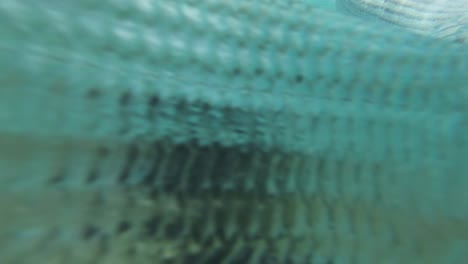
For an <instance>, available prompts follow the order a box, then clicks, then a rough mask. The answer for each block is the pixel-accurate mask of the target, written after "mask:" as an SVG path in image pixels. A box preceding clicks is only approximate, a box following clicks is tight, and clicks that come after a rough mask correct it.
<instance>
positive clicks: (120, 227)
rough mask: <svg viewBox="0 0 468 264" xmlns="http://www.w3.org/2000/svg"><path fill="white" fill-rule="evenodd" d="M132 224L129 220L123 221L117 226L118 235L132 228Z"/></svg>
mask: <svg viewBox="0 0 468 264" xmlns="http://www.w3.org/2000/svg"><path fill="white" fill-rule="evenodd" d="M131 227H132V226H131V224H130V223H129V222H128V221H121V222H120V223H119V224H118V225H117V228H116V231H115V232H116V233H117V234H118V235H120V234H123V233H125V232H126V231H128V230H130V228H131Z"/></svg>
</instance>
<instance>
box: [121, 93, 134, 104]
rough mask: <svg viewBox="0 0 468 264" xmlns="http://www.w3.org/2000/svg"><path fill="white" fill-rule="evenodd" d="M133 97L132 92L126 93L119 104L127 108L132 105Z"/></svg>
mask: <svg viewBox="0 0 468 264" xmlns="http://www.w3.org/2000/svg"><path fill="white" fill-rule="evenodd" d="M131 98H132V95H131V93H130V92H124V93H123V94H122V95H121V96H120V99H119V103H120V105H121V106H127V105H128V104H129V103H130V100H131Z"/></svg>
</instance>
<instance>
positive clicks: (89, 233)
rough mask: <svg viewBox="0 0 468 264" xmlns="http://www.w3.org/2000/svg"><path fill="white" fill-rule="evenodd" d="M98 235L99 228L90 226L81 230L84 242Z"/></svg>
mask: <svg viewBox="0 0 468 264" xmlns="http://www.w3.org/2000/svg"><path fill="white" fill-rule="evenodd" d="M98 233H99V228H97V227H95V226H92V225H87V226H85V227H84V228H83V232H82V234H81V235H82V238H83V239H84V240H89V239H92V238H93V237H95V236H96V235H97V234H98Z"/></svg>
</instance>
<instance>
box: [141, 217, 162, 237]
mask: <svg viewBox="0 0 468 264" xmlns="http://www.w3.org/2000/svg"><path fill="white" fill-rule="evenodd" d="M160 224H161V219H160V218H159V216H153V217H151V218H150V219H148V220H147V221H146V223H145V230H144V234H145V236H148V237H152V236H154V235H156V232H158V228H159V225H160Z"/></svg>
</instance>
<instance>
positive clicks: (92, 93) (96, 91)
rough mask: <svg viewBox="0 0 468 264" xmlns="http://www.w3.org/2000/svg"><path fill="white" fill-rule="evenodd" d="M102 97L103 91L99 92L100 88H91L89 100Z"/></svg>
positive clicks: (88, 95)
mask: <svg viewBox="0 0 468 264" xmlns="http://www.w3.org/2000/svg"><path fill="white" fill-rule="evenodd" d="M101 95H102V91H101V90H99V89H98V88H91V89H89V90H88V92H87V93H86V98H88V99H97V98H98V97H100V96H101Z"/></svg>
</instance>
